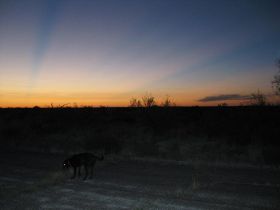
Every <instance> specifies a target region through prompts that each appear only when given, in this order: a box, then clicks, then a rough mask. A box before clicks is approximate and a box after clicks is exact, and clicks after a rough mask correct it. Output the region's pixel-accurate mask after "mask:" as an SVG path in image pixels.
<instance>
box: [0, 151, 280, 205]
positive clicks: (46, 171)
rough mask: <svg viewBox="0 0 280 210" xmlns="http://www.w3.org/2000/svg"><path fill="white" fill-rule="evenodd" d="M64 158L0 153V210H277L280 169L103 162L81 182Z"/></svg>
mask: <svg viewBox="0 0 280 210" xmlns="http://www.w3.org/2000/svg"><path fill="white" fill-rule="evenodd" d="M64 158H65V156H62V155H46V154H37V153H1V155H0V165H1V171H0V209H4V210H6V209H9V210H11V209H59V210H61V209H69V210H70V209H135V210H136V209H192V210H198V209H280V202H279V201H278V198H279V197H280V171H279V169H278V170H277V169H267V168H266V169H256V168H227V167H213V166H212V167H210V166H205V165H190V164H184V165H182V164H181V165H179V164H171V163H167V162H151V161H136V160H113V159H110V160H108V159H105V161H103V162H98V163H97V165H96V167H95V173H94V177H93V179H90V180H86V181H83V180H82V179H75V180H70V179H69V177H70V176H71V171H68V172H63V170H62V168H61V166H62V165H61V163H62V161H63V159H64Z"/></svg>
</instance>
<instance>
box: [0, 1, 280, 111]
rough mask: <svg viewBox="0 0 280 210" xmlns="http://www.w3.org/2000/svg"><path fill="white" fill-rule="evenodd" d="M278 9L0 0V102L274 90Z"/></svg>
mask: <svg viewBox="0 0 280 210" xmlns="http://www.w3.org/2000/svg"><path fill="white" fill-rule="evenodd" d="M279 8H280V1H272V0H262V1H260V0H251V1H249V0H234V1H233V0H231V1H230V0H223V1H221V0H219V1H218V0H216V1H214V0H212V1H211V0H209V1H206V0H195V1H194V0H192V1H191V0H149V1H145V0H127V1H126V0H100V1H95V0H88V1H83V0H79V1H76V0H75V1H74V0H65V1H61V0H49V1H47V0H45V1H42V0H41V1H40V0H36V1H35V0H34V1H31V0H30V1H29V0H21V1H20V0H18V1H16V0H9V1H8V0H2V1H1V2H0V91H1V92H0V106H14V105H33V104H41V105H42V104H48V103H51V102H54V103H63V102H69V103H72V102H77V103H80V104H93V105H97V104H104V105H125V104H126V103H128V101H129V98H131V97H138V96H140V95H143V94H145V93H147V92H150V93H152V94H154V95H156V96H157V97H159V98H160V97H163V96H164V95H165V94H168V95H170V96H172V97H173V98H174V100H175V101H177V103H178V104H180V105H193V104H203V103H204V104H205V103H207V102H205V101H203V100H202V101H203V102H202V101H201V100H200V99H201V98H204V97H209V96H219V95H223V96H225V95H228V96H231V95H234V96H236V95H241V96H244V95H248V94H250V93H252V92H255V91H257V90H258V89H260V90H261V91H263V92H264V93H266V94H270V93H271V92H272V90H271V83H270V81H271V80H272V77H273V75H274V74H275V73H276V72H277V68H276V66H275V59H277V58H279V57H280V39H279V37H280V12H279ZM15 97H17V98H18V100H19V101H17V100H15ZM226 98H227V100H229V99H228V97H226ZM229 98H230V97H229ZM20 99H21V101H20ZM36 100H37V101H36ZM24 101H25V102H24ZM26 101H27V102H26Z"/></svg>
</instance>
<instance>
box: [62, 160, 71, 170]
mask: <svg viewBox="0 0 280 210" xmlns="http://www.w3.org/2000/svg"><path fill="white" fill-rule="evenodd" d="M70 166H71V163H70V161H69V159H66V160H64V162H63V168H64V169H66V168H69V167H70Z"/></svg>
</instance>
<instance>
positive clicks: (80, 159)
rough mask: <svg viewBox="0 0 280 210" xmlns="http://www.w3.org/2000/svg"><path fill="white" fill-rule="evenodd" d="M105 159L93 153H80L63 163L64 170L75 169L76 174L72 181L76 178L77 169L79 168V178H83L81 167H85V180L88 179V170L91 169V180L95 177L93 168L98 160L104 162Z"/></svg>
mask: <svg viewBox="0 0 280 210" xmlns="http://www.w3.org/2000/svg"><path fill="white" fill-rule="evenodd" d="M103 159H104V155H102V156H101V157H98V156H96V155H94V154H91V153H80V154H75V155H73V156H71V157H70V158H68V159H66V160H65V161H64V162H63V168H65V169H66V168H69V167H73V169H74V173H73V176H72V177H71V179H74V178H75V177H76V173H77V168H78V176H79V177H80V176H81V167H82V166H84V168H85V176H84V178H83V179H84V180H86V179H87V177H88V170H89V169H90V178H92V176H93V168H94V165H95V163H96V161H97V160H100V161H102V160H103Z"/></svg>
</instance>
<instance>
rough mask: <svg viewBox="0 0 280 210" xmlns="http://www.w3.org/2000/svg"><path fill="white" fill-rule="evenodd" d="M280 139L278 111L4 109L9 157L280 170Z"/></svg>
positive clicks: (1, 120)
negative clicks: (94, 155) (101, 155)
mask: <svg viewBox="0 0 280 210" xmlns="http://www.w3.org/2000/svg"><path fill="white" fill-rule="evenodd" d="M279 131H280V108H279V107H272V106H271V107H245V106H244V107H185V108H184V107H173V108H159V107H155V108H104V107H103V108H33V109H0V139H1V147H2V148H3V149H5V150H10V151H37V152H45V153H64V154H71V153H74V152H80V151H81V152H82V151H99V152H105V154H106V155H111V154H114V155H117V156H122V157H143V158H156V159H161V160H162V159H169V160H182V161H208V162H216V163H217V162H221V163H225V164H233V163H234V164H242V163H244V164H255V165H277V164H279V163H280V157H279V156H280V155H279V152H278V151H280V149H279V148H280V141H279V139H280V138H279V136H280V132H279Z"/></svg>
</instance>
